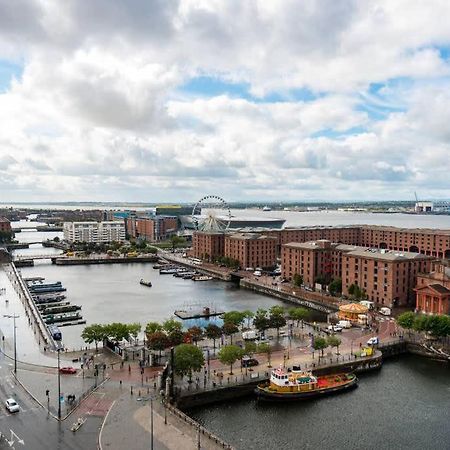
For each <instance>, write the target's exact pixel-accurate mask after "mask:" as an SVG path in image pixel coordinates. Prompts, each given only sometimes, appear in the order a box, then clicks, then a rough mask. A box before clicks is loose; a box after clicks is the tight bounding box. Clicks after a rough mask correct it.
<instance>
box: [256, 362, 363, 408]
mask: <svg viewBox="0 0 450 450" xmlns="http://www.w3.org/2000/svg"><path fill="white" fill-rule="evenodd" d="M357 385H358V378H356V376H355V375H354V374H353V373H337V374H332V375H320V376H315V375H313V374H312V372H310V371H302V370H300V368H299V367H294V369H293V370H292V371H287V370H286V369H284V368H283V367H279V368H277V369H274V370H272V373H271V375H270V381H269V382H265V383H261V384H258V386H257V387H256V389H255V393H256V395H257V397H258V400H265V401H289V400H304V399H308V398H314V397H320V396H323V395H328V394H334V393H336V392H340V391H345V390H348V389H351V388H354V387H356V386H357Z"/></svg>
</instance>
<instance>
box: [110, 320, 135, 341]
mask: <svg viewBox="0 0 450 450" xmlns="http://www.w3.org/2000/svg"><path fill="white" fill-rule="evenodd" d="M105 332H106V336H107V337H108V339H110V340H111V341H113V342H120V341H123V340H127V341H129V340H130V330H129V328H128V325H127V324H125V323H120V322H114V323H110V324H109V325H106V326H105Z"/></svg>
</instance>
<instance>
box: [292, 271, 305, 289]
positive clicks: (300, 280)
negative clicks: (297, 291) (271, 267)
mask: <svg viewBox="0 0 450 450" xmlns="http://www.w3.org/2000/svg"><path fill="white" fill-rule="evenodd" d="M292 282H293V283H294V286H298V287H300V286H301V285H302V284H303V277H302V276H301V275H299V274H298V273H295V274H294V276H293V277H292Z"/></svg>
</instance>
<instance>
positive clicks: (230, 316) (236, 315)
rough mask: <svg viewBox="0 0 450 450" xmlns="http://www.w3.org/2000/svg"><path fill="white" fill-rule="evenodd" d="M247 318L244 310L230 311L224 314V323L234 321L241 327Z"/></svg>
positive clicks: (233, 322)
mask: <svg viewBox="0 0 450 450" xmlns="http://www.w3.org/2000/svg"><path fill="white" fill-rule="evenodd" d="M244 320H245V313H244V312H242V311H229V312H226V313H225V314H224V315H223V321H224V323H232V324H234V325H236V326H237V327H239V326H240V325H242V323H243V322H244Z"/></svg>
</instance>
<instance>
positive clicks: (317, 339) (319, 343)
mask: <svg viewBox="0 0 450 450" xmlns="http://www.w3.org/2000/svg"><path fill="white" fill-rule="evenodd" d="M327 347H328V343H327V340H326V339H325V338H323V337H322V336H314V342H313V348H314V350H316V351H317V350H320V351H321V353H322V356H323V351H324V349H326V348H327ZM319 358H320V356H319Z"/></svg>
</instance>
